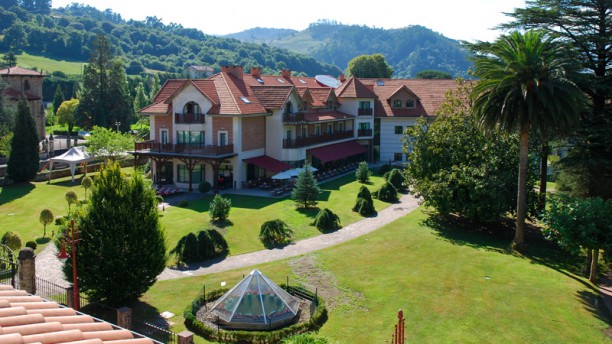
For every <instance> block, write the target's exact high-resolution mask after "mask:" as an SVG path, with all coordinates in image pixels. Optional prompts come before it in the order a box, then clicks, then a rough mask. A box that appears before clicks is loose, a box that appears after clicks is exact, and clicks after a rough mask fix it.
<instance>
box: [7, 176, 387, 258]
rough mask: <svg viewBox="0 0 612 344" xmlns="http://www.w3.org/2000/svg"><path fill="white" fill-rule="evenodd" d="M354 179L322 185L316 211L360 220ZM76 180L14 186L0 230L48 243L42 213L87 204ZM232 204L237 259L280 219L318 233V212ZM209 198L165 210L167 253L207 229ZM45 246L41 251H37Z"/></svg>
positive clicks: (283, 203) (303, 233) (263, 201)
mask: <svg viewBox="0 0 612 344" xmlns="http://www.w3.org/2000/svg"><path fill="white" fill-rule="evenodd" d="M124 172H126V173H132V172H133V169H132V168H125V169H124ZM354 179H355V177H354V175H353V174H349V175H346V176H344V177H341V178H339V179H336V180H333V181H329V182H326V183H323V184H321V185H320V187H321V189H322V191H323V192H322V193H321V197H320V200H319V204H318V207H319V208H323V207H328V208H330V209H332V210H333V211H334V212H336V213H337V214H338V215H339V217H340V221H341V223H342V224H343V225H348V224H350V223H352V222H355V221H357V220H359V219H360V218H361V216H360V215H359V214H357V213H354V212H352V211H351V208H352V207H353V205H354V202H355V195H356V194H357V192H358V190H359V187H360V186H361V184H359V183H357V182H356V181H355V180H354ZM80 180H81V178H80V176H79V178H75V183H74V184H73V183H71V182H70V178H69V177H67V178H63V179H58V180H53V181H52V183H51V184H47V183H46V182H41V183H29V184H25V185H24V184H22V185H12V186H7V187H4V188H0V221H2V222H0V223H2V224H3V226H2V232H4V231H6V230H9V229H10V230H13V231H16V232H18V233H19V234H20V235H21V237H22V241H23V243H25V242H27V241H29V240H36V241H37V242H38V243H39V244H44V243H46V240H44V239H43V238H42V234H43V226H42V225H41V224H40V223H39V222H38V218H39V214H40V211H41V210H42V209H44V208H49V209H51V211H53V213H54V215H55V216H56V217H60V216H63V215H66V214H67V213H68V204H67V202H66V200H65V198H64V195H65V194H66V192H67V191H68V190H74V191H75V192H76V193H77V195H78V196H79V199H81V200H83V199H84V198H85V190H84V189H83V188H82V187H81V185H80ZM371 180H372V182H371V184H370V185H368V188H369V189H370V190H372V191H373V190H375V188H378V186H379V185H380V184H381V183H382V182H383V179H382V177H376V176H373V177H372V178H371ZM226 197H229V198H230V199H231V200H232V210H231V212H230V216H229V222H228V223H227V225H226V226H224V227H223V228H222V229H221V230H222V232H223V233H224V234H225V237H226V239H227V241H228V243H229V245H230V254H232V255H236V254H240V253H246V252H251V251H256V250H260V249H264V246H263V244H262V243H261V242H260V241H259V239H258V235H259V228H260V226H261V224H262V223H263V222H265V221H267V220H272V219H275V218H280V219H282V220H284V221H286V222H287V223H288V224H289V225H290V226H291V227H292V229H293V230H294V231H295V240H300V239H304V238H308V237H312V236H315V235H319V234H320V232H319V231H318V230H317V229H316V228H315V227H313V226H311V225H310V224H311V222H312V221H313V218H314V216H315V215H316V213H317V210H318V208H313V209H308V210H300V209H296V207H295V203H294V202H293V201H291V200H290V199H289V198H287V197H285V198H282V199H278V198H265V197H253V196H240V195H227V196H226ZM211 198H212V194H208V195H205V196H203V198H201V199H199V200H196V201H191V202H190V203H189V206H188V207H185V208H181V207H175V206H173V207H169V208H167V209H166V210H165V211H163V212H162V217H161V223H162V227H164V228H165V230H166V236H167V240H168V241H167V242H168V249H172V248H173V247H174V246H175V245H176V243H177V242H178V240H179V239H180V238H181V237H182V236H184V235H186V234H187V233H189V232H196V231H198V230H201V229H204V228H206V227H207V226H208V225H209V222H210V217H209V215H208V205H209V203H210V200H211ZM374 202H375V207H376V209H377V210H381V209H383V208H385V207H386V206H388V205H389V204H388V203H384V202H381V201H378V200H374ZM54 228H55V226H54V225H53V224H51V225H48V226H47V236H50V235H51V230H53V229H54ZM42 248H44V246H39V248H38V249H37V251H40V250H41V249H42Z"/></svg>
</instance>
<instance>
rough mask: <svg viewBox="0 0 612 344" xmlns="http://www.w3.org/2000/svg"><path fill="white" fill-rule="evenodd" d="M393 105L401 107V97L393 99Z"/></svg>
mask: <svg viewBox="0 0 612 344" xmlns="http://www.w3.org/2000/svg"><path fill="white" fill-rule="evenodd" d="M393 107H394V108H401V107H402V100H401V99H395V100H393Z"/></svg>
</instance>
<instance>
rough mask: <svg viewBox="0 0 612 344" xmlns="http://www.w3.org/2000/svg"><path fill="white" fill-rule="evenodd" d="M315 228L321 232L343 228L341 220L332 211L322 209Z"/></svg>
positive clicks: (316, 218)
mask: <svg viewBox="0 0 612 344" xmlns="http://www.w3.org/2000/svg"><path fill="white" fill-rule="evenodd" d="M313 224H314V226H315V227H317V228H318V229H319V230H320V231H323V232H330V231H335V230H337V229H340V228H342V226H340V218H339V217H338V215H336V214H334V213H333V212H332V211H331V210H329V209H327V208H325V209H321V210H320V211H319V213H318V214H317V216H316V217H315V220H314V223H313Z"/></svg>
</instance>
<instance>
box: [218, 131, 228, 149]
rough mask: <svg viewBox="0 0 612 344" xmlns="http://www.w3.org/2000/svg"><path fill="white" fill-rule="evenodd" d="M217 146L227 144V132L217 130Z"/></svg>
mask: <svg viewBox="0 0 612 344" xmlns="http://www.w3.org/2000/svg"><path fill="white" fill-rule="evenodd" d="M219 146H227V132H219Z"/></svg>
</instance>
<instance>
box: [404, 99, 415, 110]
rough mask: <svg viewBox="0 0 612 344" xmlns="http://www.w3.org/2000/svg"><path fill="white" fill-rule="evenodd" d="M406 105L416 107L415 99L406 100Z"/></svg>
mask: <svg viewBox="0 0 612 344" xmlns="http://www.w3.org/2000/svg"><path fill="white" fill-rule="evenodd" d="M406 107H407V108H413V107H414V99H408V100H406Z"/></svg>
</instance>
